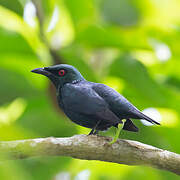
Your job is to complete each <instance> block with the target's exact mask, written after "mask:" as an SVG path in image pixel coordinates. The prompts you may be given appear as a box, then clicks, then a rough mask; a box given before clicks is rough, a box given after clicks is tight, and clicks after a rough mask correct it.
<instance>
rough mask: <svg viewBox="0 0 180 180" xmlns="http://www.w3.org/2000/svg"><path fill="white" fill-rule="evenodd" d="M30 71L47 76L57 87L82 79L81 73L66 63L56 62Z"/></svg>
mask: <svg viewBox="0 0 180 180" xmlns="http://www.w3.org/2000/svg"><path fill="white" fill-rule="evenodd" d="M31 72H33V73H37V74H42V75H44V76H47V77H48V78H49V79H50V80H51V81H52V82H53V84H54V85H55V86H56V88H58V87H59V86H63V85H64V84H66V83H72V82H74V81H79V80H84V78H83V76H82V75H81V73H80V72H79V71H78V70H77V69H76V68H75V67H73V66H71V65H67V64H58V65H54V66H49V67H44V68H37V69H34V70H32V71H31Z"/></svg>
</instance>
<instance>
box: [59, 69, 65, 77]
mask: <svg viewBox="0 0 180 180" xmlns="http://www.w3.org/2000/svg"><path fill="white" fill-rule="evenodd" d="M58 74H59V75H60V76H64V75H65V74H66V72H65V70H64V69H61V70H60V71H59V72H58Z"/></svg>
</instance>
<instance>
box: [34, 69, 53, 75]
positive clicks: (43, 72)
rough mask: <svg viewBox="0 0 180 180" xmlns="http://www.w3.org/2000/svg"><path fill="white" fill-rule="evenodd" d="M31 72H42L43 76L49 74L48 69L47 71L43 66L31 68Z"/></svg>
mask: <svg viewBox="0 0 180 180" xmlns="http://www.w3.org/2000/svg"><path fill="white" fill-rule="evenodd" d="M31 72H33V73H37V74H42V75H45V76H48V75H50V74H51V73H50V72H49V71H47V70H46V69H45V68H36V69H33V70H32V71H31Z"/></svg>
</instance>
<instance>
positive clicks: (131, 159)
mask: <svg viewBox="0 0 180 180" xmlns="http://www.w3.org/2000/svg"><path fill="white" fill-rule="evenodd" d="M111 140H112V139H111V138H109V137H101V136H94V135H91V136H87V135H76V136H73V137H68V138H54V137H50V138H39V139H29V140H17V141H1V142H0V153H8V157H9V159H22V158H28V157H33V156H71V157H73V158H78V159H86V160H100V161H107V162H114V163H119V164H126V165H146V166H151V167H154V168H158V169H163V170H167V171H170V172H173V173H176V174H178V175H180V155H179V154H176V153H173V152H170V151H166V150H162V149H159V148H156V147H153V146H150V145H146V144H143V143H140V142H136V141H131V140H124V139H119V140H118V141H117V142H116V143H114V144H113V145H110V144H109V142H110V141H111ZM0 157H1V156H0Z"/></svg>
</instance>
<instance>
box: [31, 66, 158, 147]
mask: <svg viewBox="0 0 180 180" xmlns="http://www.w3.org/2000/svg"><path fill="white" fill-rule="evenodd" d="M31 72H33V73H37V74H41V75H44V76H46V77H48V78H49V79H50V81H52V83H53V84H54V86H55V88H56V91H57V102H58V105H59V107H60V108H61V109H62V110H63V112H64V113H65V115H66V116H67V117H68V118H69V119H70V120H71V121H73V122H74V123H76V124H78V125H80V126H83V127H86V128H90V129H91V131H90V133H89V135H96V134H98V132H99V131H105V130H108V129H109V128H110V127H112V126H114V127H116V128H118V130H117V132H116V135H115V137H114V139H113V140H112V141H111V142H110V143H111V144H113V143H114V142H116V141H117V139H118V137H119V133H120V131H121V129H123V130H127V131H132V132H138V130H139V129H138V127H137V126H136V125H135V124H134V123H133V121H132V120H131V119H144V120H146V121H148V122H150V123H152V124H156V125H160V123H159V122H157V121H155V120H153V119H151V118H150V117H148V116H147V115H145V114H143V113H142V112H141V111H140V110H138V109H137V108H136V107H135V106H134V105H133V104H132V103H130V102H129V101H128V100H127V99H126V98H125V97H124V96H122V95H121V94H120V93H118V92H117V91H115V90H114V89H112V88H111V87H109V86H107V85H105V84H101V83H95V82H90V81H87V80H86V79H85V78H84V77H83V76H82V75H81V73H80V72H79V71H78V70H77V69H76V68H75V67H74V66H71V65H68V64H57V65H53V66H49V67H43V68H36V69H33V70H32V71H31Z"/></svg>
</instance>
